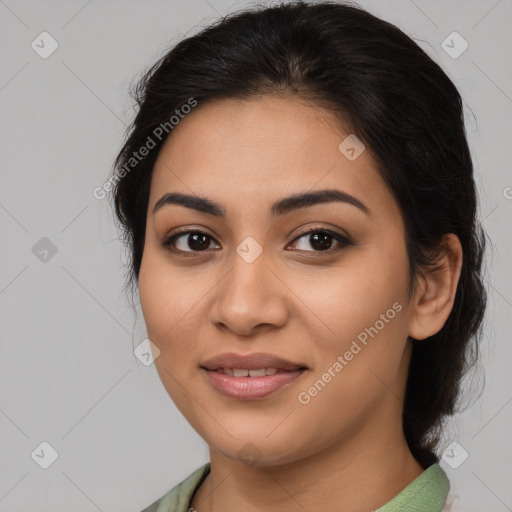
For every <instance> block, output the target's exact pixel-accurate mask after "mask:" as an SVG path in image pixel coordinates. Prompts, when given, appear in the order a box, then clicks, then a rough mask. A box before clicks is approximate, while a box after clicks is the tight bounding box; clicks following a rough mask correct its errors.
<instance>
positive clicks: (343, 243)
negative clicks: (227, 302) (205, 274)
mask: <svg viewBox="0 0 512 512" xmlns="http://www.w3.org/2000/svg"><path fill="white" fill-rule="evenodd" d="M319 233H322V234H327V235H330V236H332V237H333V238H334V240H336V241H337V242H339V244H338V245H337V246H335V247H334V248H332V247H331V248H330V249H326V250H325V251H315V250H312V251H302V252H312V253H318V254H327V255H330V254H333V253H334V252H338V251H339V250H341V249H343V248H344V247H349V246H351V245H354V244H353V243H352V242H351V241H350V240H349V239H348V238H347V237H345V236H343V235H341V234H339V233H337V232H335V231H331V230H330V229H325V228H313V229H310V230H309V231H305V232H302V233H299V234H298V235H297V236H296V237H295V238H294V240H292V242H291V244H293V243H295V242H297V241H298V240H300V239H301V238H303V237H305V236H307V235H313V234H319ZM193 234H199V235H206V236H207V237H208V238H210V240H214V238H213V237H212V236H210V235H209V234H208V233H205V232H204V231H200V230H198V229H191V230H184V231H180V232H178V233H175V234H173V235H171V236H169V237H167V238H166V239H164V240H163V241H162V242H161V243H160V245H161V246H162V247H164V248H166V249H167V250H169V251H172V252H174V253H178V254H182V255H183V256H186V257H188V256H192V255H197V254H200V253H205V252H208V250H205V251H182V250H181V249H176V248H175V247H172V245H173V244H174V242H175V241H176V240H177V239H178V238H180V237H182V236H184V235H193Z"/></svg>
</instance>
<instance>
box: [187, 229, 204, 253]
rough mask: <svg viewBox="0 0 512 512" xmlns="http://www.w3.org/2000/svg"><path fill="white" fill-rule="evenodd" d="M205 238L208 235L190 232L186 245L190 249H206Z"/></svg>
mask: <svg viewBox="0 0 512 512" xmlns="http://www.w3.org/2000/svg"><path fill="white" fill-rule="evenodd" d="M207 238H208V237H207V236H206V235H204V234H201V233H192V234H191V235H189V239H188V246H189V248H190V249H192V250H198V249H208V245H209V242H208V240H207ZM191 239H192V241H191Z"/></svg>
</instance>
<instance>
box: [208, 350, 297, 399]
mask: <svg viewBox="0 0 512 512" xmlns="http://www.w3.org/2000/svg"><path fill="white" fill-rule="evenodd" d="M200 368H201V370H202V371H203V372H204V373H206V375H207V377H208V382H209V384H210V385H211V386H212V387H213V389H215V390H216V391H217V392H219V393H221V394H222V395H224V396H227V397H230V398H234V399H237V400H254V399H260V398H264V397H266V396H268V395H270V394H272V393H275V392H277V391H280V390H282V389H284V388H287V387H289V386H290V385H291V384H293V383H294V382H295V381H296V380H297V379H298V378H299V377H300V376H301V375H302V374H303V373H304V372H305V371H306V370H307V367H306V366H305V365H302V364H297V363H293V362H291V361H287V360H285V359H282V358H279V357H277V356H272V355H270V354H250V355H247V356H242V355H239V354H233V353H231V354H222V355H220V356H217V357H215V358H212V359H209V360H208V361H206V362H204V363H202V364H201V365H200Z"/></svg>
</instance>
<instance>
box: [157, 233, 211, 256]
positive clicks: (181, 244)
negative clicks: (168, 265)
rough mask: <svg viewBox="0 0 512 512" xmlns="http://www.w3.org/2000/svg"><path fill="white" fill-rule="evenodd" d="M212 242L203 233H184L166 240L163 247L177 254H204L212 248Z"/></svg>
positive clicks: (209, 237)
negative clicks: (203, 252)
mask: <svg viewBox="0 0 512 512" xmlns="http://www.w3.org/2000/svg"><path fill="white" fill-rule="evenodd" d="M212 240H213V238H212V237H211V236H210V235H208V234H207V233H204V232H203V231H182V232H181V233H177V234H175V235H172V236H171V237H169V238H167V239H166V240H164V241H163V242H162V246H163V247H167V248H170V249H171V250H173V251H176V252H202V251H206V250H207V249H209V248H210V243H211V241H212Z"/></svg>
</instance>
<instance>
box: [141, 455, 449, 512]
mask: <svg viewBox="0 0 512 512" xmlns="http://www.w3.org/2000/svg"><path fill="white" fill-rule="evenodd" d="M209 472H210V463H209V462H208V463H206V464H205V465H204V466H201V467H200V468H199V469H197V470H196V471H194V472H193V473H192V474H191V475H189V476H188V477H187V478H186V479H185V480H183V482H181V483H179V484H178V485H177V486H176V487H174V488H173V489H171V490H170V491H169V492H168V493H167V494H165V495H164V496H162V497H161V498H160V499H159V500H157V501H155V502H154V503H153V504H152V505H150V506H149V507H147V508H145V509H144V510H143V511H142V512H188V510H189V508H190V507H191V505H190V502H191V501H192V497H193V495H194V493H195V491H196V490H197V488H198V487H199V485H200V484H201V483H202V482H203V480H204V479H205V478H206V476H207V475H208V473H209ZM449 490H450V482H449V480H448V477H447V476H446V473H445V472H444V471H443V469H442V468H441V466H440V465H439V464H432V466H430V467H429V468H427V469H426V470H425V471H424V472H423V473H422V474H421V475H420V476H418V477H417V478H416V479H415V480H413V481H412V482H411V483H410V484H409V485H408V486H407V487H406V488H405V489H402V491H401V492H400V493H399V494H397V495H396V496H395V497H394V498H393V499H392V500H391V501H388V502H387V503H386V504H385V505H383V506H382V507H380V508H379V509H377V510H376V511H375V512H403V511H407V512H442V511H443V508H444V505H445V503H446V498H447V496H448V491H449Z"/></svg>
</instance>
